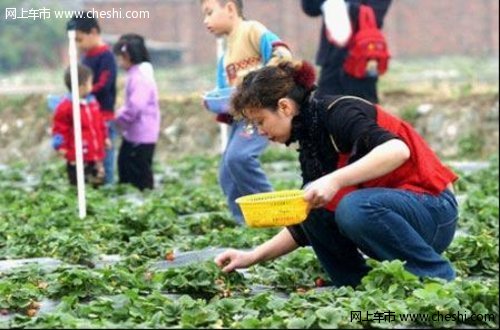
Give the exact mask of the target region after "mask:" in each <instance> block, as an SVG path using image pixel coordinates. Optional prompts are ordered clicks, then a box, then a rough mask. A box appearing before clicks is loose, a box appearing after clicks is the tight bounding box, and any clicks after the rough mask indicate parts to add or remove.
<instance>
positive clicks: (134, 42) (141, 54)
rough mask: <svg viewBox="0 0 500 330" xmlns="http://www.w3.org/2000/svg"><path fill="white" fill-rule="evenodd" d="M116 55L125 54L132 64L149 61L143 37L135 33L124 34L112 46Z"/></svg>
mask: <svg viewBox="0 0 500 330" xmlns="http://www.w3.org/2000/svg"><path fill="white" fill-rule="evenodd" d="M113 53H115V54H116V55H122V56H123V55H127V57H128V58H129V59H130V62H132V64H139V63H142V62H151V57H150V56H149V52H148V50H147V48H146V42H145V41H144V38H143V37H142V36H140V35H138V34H135V33H129V34H124V35H122V36H121V37H120V39H119V40H118V42H117V43H116V44H115V45H114V46H113Z"/></svg>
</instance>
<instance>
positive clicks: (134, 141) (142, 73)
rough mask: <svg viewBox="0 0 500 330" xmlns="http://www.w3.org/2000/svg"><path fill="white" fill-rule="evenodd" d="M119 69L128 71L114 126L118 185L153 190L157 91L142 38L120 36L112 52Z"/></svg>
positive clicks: (134, 35) (157, 128)
mask: <svg viewBox="0 0 500 330" xmlns="http://www.w3.org/2000/svg"><path fill="white" fill-rule="evenodd" d="M113 51H114V53H115V55H116V56H117V58H118V63H119V65H120V67H122V68H123V69H125V70H127V81H126V85H125V104H124V105H123V106H122V107H121V108H120V109H119V110H118V112H117V117H116V122H117V124H118V126H119V127H120V128H121V131H122V136H123V142H122V145H121V147H120V152H119V156H118V174H119V177H120V183H131V184H132V185H134V186H136V187H137V188H139V189H140V190H144V189H153V187H154V180H153V166H152V165H153V155H154V150H155V146H156V142H157V141H158V137H159V132H160V108H159V102H158V89H157V87H156V82H155V79H154V75H153V67H152V66H151V63H150V56H149V53H148V51H147V49H146V45H145V42H144V38H143V37H142V36H139V35H137V34H126V35H123V36H122V37H121V38H120V39H119V40H118V42H117V43H116V45H115V46H114V48H113Z"/></svg>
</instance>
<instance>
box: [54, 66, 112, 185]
mask: <svg viewBox="0 0 500 330" xmlns="http://www.w3.org/2000/svg"><path fill="white" fill-rule="evenodd" d="M64 81H65V83H66V86H67V87H68V89H69V90H70V91H71V72H70V70H69V68H68V69H67V70H66V73H65V75H64ZM78 82H79V91H80V116H81V126H82V148H83V162H84V167H85V181H86V182H88V183H91V184H93V185H94V186H98V185H101V184H102V183H103V180H104V167H103V159H104V156H105V148H106V144H108V141H107V133H106V126H105V122H104V120H103V118H102V116H101V113H100V108H99V103H97V101H96V99H95V98H94V96H92V95H91V94H90V92H91V90H92V71H91V70H90V69H89V68H88V67H86V66H83V65H79V66H78ZM73 128H74V126H73V103H72V100H71V95H68V96H67V97H65V98H64V99H63V100H62V101H61V103H60V104H59V105H58V106H57V108H56V110H55V112H54V118H53V123H52V145H53V147H54V149H56V150H57V152H58V154H59V155H60V156H61V157H64V158H65V159H66V162H67V166H66V167H67V172H68V178H69V182H70V183H71V184H72V185H76V162H75V160H76V152H75V140H74V130H73Z"/></svg>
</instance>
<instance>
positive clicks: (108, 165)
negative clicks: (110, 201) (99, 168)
mask: <svg viewBox="0 0 500 330" xmlns="http://www.w3.org/2000/svg"><path fill="white" fill-rule="evenodd" d="M106 127H107V128H108V139H110V141H111V149H106V156H105V157H104V183H105V184H113V183H114V177H115V141H116V123H115V122H114V121H112V120H110V121H107V122H106Z"/></svg>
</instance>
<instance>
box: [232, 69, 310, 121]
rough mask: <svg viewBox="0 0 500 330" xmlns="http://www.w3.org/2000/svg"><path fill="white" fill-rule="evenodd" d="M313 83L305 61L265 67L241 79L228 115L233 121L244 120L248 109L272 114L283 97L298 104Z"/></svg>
mask: <svg viewBox="0 0 500 330" xmlns="http://www.w3.org/2000/svg"><path fill="white" fill-rule="evenodd" d="M314 81H315V72H314V68H313V67H312V65H310V64H309V63H307V62H305V61H302V62H297V63H294V62H282V63H280V64H278V65H277V66H266V67H264V68H262V69H259V70H256V71H253V72H250V73H249V74H247V75H246V76H245V78H244V79H243V82H242V83H241V84H240V85H239V86H238V88H237V90H236V92H235V94H234V96H233V98H232V111H233V113H234V115H236V116H237V117H245V111H246V110H249V109H251V110H255V109H263V108H266V109H270V110H272V111H276V110H277V107H278V101H279V100H280V99H282V98H285V97H286V98H290V99H292V100H293V101H295V102H296V103H298V104H302V102H304V100H305V99H306V97H307V96H308V95H309V93H310V92H311V91H312V90H313V89H314Z"/></svg>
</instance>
